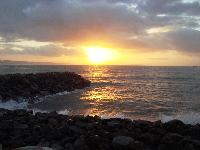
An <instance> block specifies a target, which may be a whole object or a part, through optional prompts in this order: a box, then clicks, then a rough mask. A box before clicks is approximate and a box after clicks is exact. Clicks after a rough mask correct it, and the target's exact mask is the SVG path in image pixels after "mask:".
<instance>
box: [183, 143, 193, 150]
mask: <svg viewBox="0 0 200 150" xmlns="http://www.w3.org/2000/svg"><path fill="white" fill-rule="evenodd" d="M183 150H195V148H194V146H193V145H192V144H186V145H185V146H184V148H183Z"/></svg>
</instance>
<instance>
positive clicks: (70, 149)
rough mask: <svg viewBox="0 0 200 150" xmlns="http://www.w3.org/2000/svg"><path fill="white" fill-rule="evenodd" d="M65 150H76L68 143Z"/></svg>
mask: <svg viewBox="0 0 200 150" xmlns="http://www.w3.org/2000/svg"><path fill="white" fill-rule="evenodd" d="M65 149H66V150H74V148H73V145H72V144H71V143H66V144H65Z"/></svg>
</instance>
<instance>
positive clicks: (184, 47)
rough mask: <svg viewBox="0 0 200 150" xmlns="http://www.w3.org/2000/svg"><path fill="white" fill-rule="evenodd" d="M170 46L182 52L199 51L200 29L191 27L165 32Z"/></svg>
mask: <svg viewBox="0 0 200 150" xmlns="http://www.w3.org/2000/svg"><path fill="white" fill-rule="evenodd" d="M166 36H167V39H168V41H169V43H171V48H172V49H175V50H179V51H183V52H190V53H196V52H197V53H200V31H198V30H193V29H179V30H177V31H175V32H169V33H167V35H166Z"/></svg>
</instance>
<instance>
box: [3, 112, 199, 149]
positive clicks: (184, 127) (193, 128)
mask: <svg viewBox="0 0 200 150" xmlns="http://www.w3.org/2000/svg"><path fill="white" fill-rule="evenodd" d="M0 122H1V124H0V131H1V132H0V142H1V143H0V144H2V146H3V149H5V150H10V149H14V148H19V147H24V146H42V147H51V148H52V149H56V150H64V149H69V150H79V149H80V150H92V149H97V150H104V149H105V150H110V149H116V150H123V149H130V150H157V149H158V150H169V149H171V150H195V149H200V125H199V124H196V125H190V124H184V123H183V122H181V121H179V120H172V121H169V122H166V123H162V122H161V121H155V122H150V121H145V120H133V121H132V120H130V119H119V118H111V119H101V118H100V117H98V116H94V117H92V116H85V117H84V116H68V115H61V114H57V113H56V112H51V113H40V112H38V113H36V114H35V115H34V114H33V112H32V111H26V110H14V111H10V110H6V109H0Z"/></svg>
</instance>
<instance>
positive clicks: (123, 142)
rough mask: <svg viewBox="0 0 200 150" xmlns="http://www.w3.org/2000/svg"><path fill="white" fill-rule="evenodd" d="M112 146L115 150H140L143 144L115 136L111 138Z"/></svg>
mask: <svg viewBox="0 0 200 150" xmlns="http://www.w3.org/2000/svg"><path fill="white" fill-rule="evenodd" d="M112 145H113V147H114V148H115V149H117V150H123V149H130V150H131V149H132V150H142V149H143V144H142V143H141V142H139V141H135V140H134V139H133V138H131V137H128V136H117V137H114V138H113V141H112Z"/></svg>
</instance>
